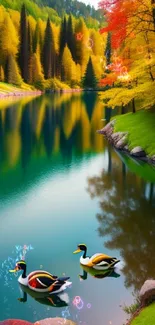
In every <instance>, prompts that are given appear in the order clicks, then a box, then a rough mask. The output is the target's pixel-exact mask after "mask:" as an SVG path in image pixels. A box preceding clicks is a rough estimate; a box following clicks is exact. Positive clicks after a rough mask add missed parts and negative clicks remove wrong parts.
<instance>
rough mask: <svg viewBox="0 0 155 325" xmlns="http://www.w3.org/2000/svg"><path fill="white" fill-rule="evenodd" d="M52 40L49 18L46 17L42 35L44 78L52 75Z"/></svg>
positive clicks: (53, 51)
mask: <svg viewBox="0 0 155 325" xmlns="http://www.w3.org/2000/svg"><path fill="white" fill-rule="evenodd" d="M54 57H55V50H54V40H53V32H52V28H51V24H50V20H49V18H48V20H47V25H46V29H45V37H44V46H43V69H44V76H45V79H49V78H51V77H52V76H54V61H55V60H54Z"/></svg>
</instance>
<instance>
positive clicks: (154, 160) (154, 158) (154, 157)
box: [151, 155, 155, 163]
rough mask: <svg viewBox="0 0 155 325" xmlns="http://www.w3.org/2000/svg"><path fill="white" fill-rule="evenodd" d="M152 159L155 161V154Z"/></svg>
mask: <svg viewBox="0 0 155 325" xmlns="http://www.w3.org/2000/svg"><path fill="white" fill-rule="evenodd" d="M151 160H152V161H153V162H154V163H155V155H154V156H152V157H151Z"/></svg>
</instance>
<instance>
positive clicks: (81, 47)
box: [75, 18, 89, 73]
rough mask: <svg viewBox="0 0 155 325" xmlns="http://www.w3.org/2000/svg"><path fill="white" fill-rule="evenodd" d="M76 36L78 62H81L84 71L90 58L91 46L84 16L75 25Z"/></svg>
mask: <svg viewBox="0 0 155 325" xmlns="http://www.w3.org/2000/svg"><path fill="white" fill-rule="evenodd" d="M75 37H76V44H75V46H76V63H79V64H80V65H81V67H82V72H83V73H84V71H85V68H86V65H87V62H88V58H89V48H88V46H87V44H88V39H89V32H88V29H87V27H86V24H85V22H84V20H83V18H80V19H79V20H78V21H77V23H76V26H75Z"/></svg>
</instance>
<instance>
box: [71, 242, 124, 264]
mask: <svg viewBox="0 0 155 325" xmlns="http://www.w3.org/2000/svg"><path fill="white" fill-rule="evenodd" d="M82 251H83V252H84V253H83V256H81V257H80V263H81V264H82V265H85V266H87V267H91V268H93V269H96V270H107V269H109V268H113V267H114V265H115V264H116V263H118V262H119V260H118V259H117V258H115V257H111V256H108V255H105V254H102V253H97V254H94V255H93V256H92V257H88V256H86V253H87V246H86V245H85V244H79V245H78V249H77V250H76V251H74V252H73V254H77V253H80V252H82Z"/></svg>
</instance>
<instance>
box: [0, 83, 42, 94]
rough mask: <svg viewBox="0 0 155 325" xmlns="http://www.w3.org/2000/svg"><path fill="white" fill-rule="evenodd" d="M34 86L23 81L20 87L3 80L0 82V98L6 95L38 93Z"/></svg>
mask: <svg viewBox="0 0 155 325" xmlns="http://www.w3.org/2000/svg"><path fill="white" fill-rule="evenodd" d="M39 92H40V91H38V90H36V89H35V88H34V87H31V86H29V85H27V84H25V83H23V84H22V86H21V87H20V88H18V87H15V86H14V85H10V84H7V83H4V82H0V98H3V97H7V96H24V95H27V94H32V93H39Z"/></svg>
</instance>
